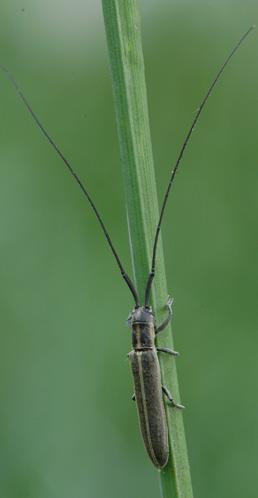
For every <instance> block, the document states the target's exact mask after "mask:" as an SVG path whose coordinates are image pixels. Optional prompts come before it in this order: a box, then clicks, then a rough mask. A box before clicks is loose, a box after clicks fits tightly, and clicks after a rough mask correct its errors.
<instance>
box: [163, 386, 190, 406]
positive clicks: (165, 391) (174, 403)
mask: <svg viewBox="0 0 258 498" xmlns="http://www.w3.org/2000/svg"><path fill="white" fill-rule="evenodd" d="M162 391H163V393H164V394H165V396H167V398H168V399H169V401H170V403H172V405H173V406H174V407H175V408H185V407H184V405H180V404H179V403H176V402H175V401H174V400H173V398H172V396H171V394H170V392H169V390H168V389H167V388H166V387H165V386H162Z"/></svg>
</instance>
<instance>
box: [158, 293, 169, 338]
mask: <svg viewBox="0 0 258 498" xmlns="http://www.w3.org/2000/svg"><path fill="white" fill-rule="evenodd" d="M172 304H173V299H172V298H171V297H169V298H168V302H167V304H166V308H167V310H168V316H167V318H165V320H163V322H162V323H161V324H160V325H159V326H158V327H157V328H156V330H155V334H159V332H161V331H162V330H164V329H165V328H166V327H167V326H168V324H169V322H170V321H171V319H172V315H173V311H172Z"/></svg>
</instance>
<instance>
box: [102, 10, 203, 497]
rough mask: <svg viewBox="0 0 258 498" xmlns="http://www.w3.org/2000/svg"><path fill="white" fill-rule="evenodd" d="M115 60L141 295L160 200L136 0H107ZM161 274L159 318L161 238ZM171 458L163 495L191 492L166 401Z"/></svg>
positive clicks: (176, 421) (170, 377)
mask: <svg viewBox="0 0 258 498" xmlns="http://www.w3.org/2000/svg"><path fill="white" fill-rule="evenodd" d="M102 5H103V13H104V22H105V28H106V35H107V44H108V51H109V57H110V63H111V72H112V82H113V92H114V101H115V110H116V119H117V127H118V135H119V143H120V153H121V158H122V165H123V177H124V185H125V199H126V209H127V214H128V225H129V236H130V243H131V253H132V262H133V269H134V278H135V282H136V286H137V289H138V292H139V295H140V298H141V300H143V298H144V291H145V286H146V280H147V276H148V272H149V269H150V260H151V252H152V246H153V240H154V233H155V229H156V226H157V220H158V200H157V191H156V183H155V175H154V166H153V156H152V145H151V137H150V128H149V117H148V105H147V94H146V85H145V75H144V59H143V53H142V44H141V27H140V14H139V7H138V1H137V0H126V1H124V0H102ZM157 270H158V271H157V274H156V277H155V280H154V286H153V292H152V304H153V307H154V310H155V312H156V316H157V320H158V322H159V321H160V320H161V319H162V318H164V313H165V309H164V304H165V303H166V301H167V295H168V293H167V286H166V277H165V268H164V260H163V253H162V241H161V240H160V242H159V247H158V255H157ZM158 342H159V345H160V346H167V347H170V348H173V338H172V334H171V330H169V329H167V330H166V332H164V333H163V334H161V336H160V338H159V341H158ZM167 356H168V355H163V357H162V358H161V360H160V363H161V370H162V377H163V381H164V384H166V386H167V387H168V388H169V390H170V391H171V392H172V393H173V396H174V398H175V400H176V401H180V395H179V388H178V380H177V372H176V364H175V360H174V359H171V358H170V357H167ZM167 420H168V428H169V442H170V459H169V462H168V465H167V467H166V468H165V469H164V470H162V471H161V472H160V477H161V489H162V494H163V497H164V498H192V496H193V494H192V486H191V478H190V471H189V464H188V455H187V448H186V441H185V434H184V425H183V416H182V412H181V411H179V410H175V409H172V408H171V407H169V406H168V407H167Z"/></svg>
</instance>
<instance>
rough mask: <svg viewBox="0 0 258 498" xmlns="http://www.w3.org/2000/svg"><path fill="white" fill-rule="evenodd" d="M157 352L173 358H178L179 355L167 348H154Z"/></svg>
mask: <svg viewBox="0 0 258 498" xmlns="http://www.w3.org/2000/svg"><path fill="white" fill-rule="evenodd" d="M156 349H157V351H160V352H161V353H168V354H171V355H173V356H179V353H178V351H174V350H173V349H169V348H156Z"/></svg>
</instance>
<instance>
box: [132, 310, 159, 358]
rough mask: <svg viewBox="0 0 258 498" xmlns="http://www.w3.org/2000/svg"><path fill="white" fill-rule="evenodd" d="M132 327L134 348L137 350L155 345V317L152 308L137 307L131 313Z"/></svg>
mask: <svg viewBox="0 0 258 498" xmlns="http://www.w3.org/2000/svg"><path fill="white" fill-rule="evenodd" d="M131 327H132V342H133V348H134V349H135V350H136V351H137V350H139V351H141V350H144V349H152V348H153V347H154V346H155V344H154V340H155V319H154V316H153V313H152V310H151V308H145V307H144V306H140V307H139V308H136V309H135V310H134V311H133V312H132V315H131Z"/></svg>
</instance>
